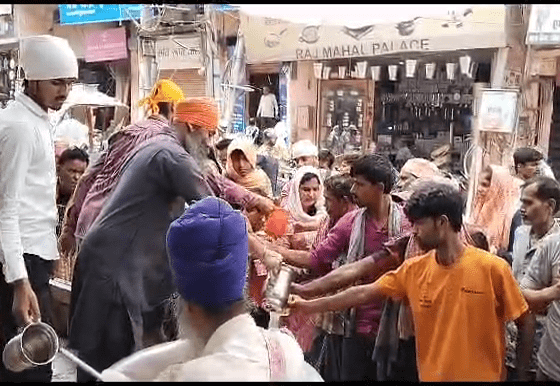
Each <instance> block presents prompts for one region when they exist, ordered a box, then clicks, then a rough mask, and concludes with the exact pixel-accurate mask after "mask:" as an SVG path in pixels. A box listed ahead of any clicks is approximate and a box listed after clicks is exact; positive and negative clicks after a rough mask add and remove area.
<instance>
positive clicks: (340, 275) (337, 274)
mask: <svg viewBox="0 0 560 386" xmlns="http://www.w3.org/2000/svg"><path fill="white" fill-rule="evenodd" d="M408 240H409V238H408V237H403V238H400V239H399V240H398V241H397V242H395V243H393V244H390V245H387V246H386V247H384V248H382V249H380V250H379V251H377V252H375V253H374V254H373V255H370V256H366V257H364V258H363V259H360V260H358V261H355V262H353V263H349V264H345V265H342V266H341V267H338V268H337V269H335V270H334V271H331V272H329V273H328V274H327V275H325V276H323V277H320V278H318V279H316V280H313V281H311V282H309V283H306V284H304V285H298V284H295V285H294V287H293V292H294V293H295V294H298V295H300V296H302V297H303V298H306V299H308V298H311V297H314V296H324V295H326V294H328V293H330V292H334V291H336V290H339V289H341V288H345V287H348V286H350V285H353V284H355V283H357V282H362V283H372V282H374V281H375V280H377V279H378V278H379V277H381V276H382V275H383V274H384V273H386V272H389V271H391V270H393V269H396V268H397V267H398V266H400V265H401V264H402V262H403V261H404V253H405V249H406V245H407V244H408Z"/></svg>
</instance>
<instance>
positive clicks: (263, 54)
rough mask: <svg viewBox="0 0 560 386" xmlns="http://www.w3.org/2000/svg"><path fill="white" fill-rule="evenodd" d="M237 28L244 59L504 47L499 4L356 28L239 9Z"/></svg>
mask: <svg viewBox="0 0 560 386" xmlns="http://www.w3.org/2000/svg"><path fill="white" fill-rule="evenodd" d="M341 23H342V22H341ZM240 28H241V30H242V32H243V34H244V36H245V44H246V47H247V62H248V63H263V62H278V61H294V60H327V59H339V58H357V57H368V56H377V55H384V54H392V53H398V52H430V51H451V50H453V51H454V50H463V49H475V48H495V47H505V46H506V31H505V6H504V5H503V4H502V5H500V4H496V5H492V6H476V5H475V6H472V7H469V8H466V9H465V10H464V12H461V13H458V14H452V15H447V16H439V17H433V18H428V17H416V18H414V19H412V20H409V21H403V22H400V23H393V24H376V25H365V26H363V27H360V28H348V27H346V26H343V25H338V26H337V25H305V24H299V23H292V22H289V21H286V20H281V19H275V18H270V17H262V16H255V15H250V14H247V13H244V12H243V8H241V10H240Z"/></svg>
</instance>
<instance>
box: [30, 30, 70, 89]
mask: <svg viewBox="0 0 560 386" xmlns="http://www.w3.org/2000/svg"><path fill="white" fill-rule="evenodd" d="M21 62H22V67H23V70H24V71H25V79H27V80H49V79H62V78H78V59H76V54H74V51H73V50H72V48H71V47H70V44H68V41H67V40H66V39H63V38H59V37H57V36H52V35H40V36H29V37H26V38H23V39H22V40H21Z"/></svg>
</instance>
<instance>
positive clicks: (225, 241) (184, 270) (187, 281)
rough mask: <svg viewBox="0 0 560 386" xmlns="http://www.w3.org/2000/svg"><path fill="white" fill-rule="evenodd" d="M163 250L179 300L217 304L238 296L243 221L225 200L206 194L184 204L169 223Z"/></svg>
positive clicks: (244, 250)
mask: <svg viewBox="0 0 560 386" xmlns="http://www.w3.org/2000/svg"><path fill="white" fill-rule="evenodd" d="M167 253H168V255H169V261H170V264H171V270H172V271H173V278H174V281H175V285H176V286H177V289H178V291H179V294H181V296H182V297H183V298H184V299H185V300H188V301H192V302H194V303H196V304H199V305H201V306H206V307H209V308H221V307H224V306H227V305H229V304H231V303H233V302H235V301H238V300H241V299H242V298H243V288H244V287H245V282H246V274H247V256H248V253H249V242H248V236H247V225H246V223H245V219H244V217H243V216H242V215H241V213H239V212H238V211H235V210H234V209H233V208H232V207H231V206H230V205H229V204H228V203H227V202H225V201H223V200H221V199H219V198H216V197H206V198H204V199H203V200H201V201H198V202H197V203H196V204H194V205H192V206H191V207H189V208H188V209H187V210H186V211H185V213H183V215H182V216H181V217H180V218H178V219H177V220H175V221H173V222H172V223H171V225H170V226H169V230H168V231H167Z"/></svg>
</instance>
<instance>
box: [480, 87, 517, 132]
mask: <svg viewBox="0 0 560 386" xmlns="http://www.w3.org/2000/svg"><path fill="white" fill-rule="evenodd" d="M518 102H519V92H518V91H517V90H510V89H482V92H481V97H480V110H479V113H478V120H479V121H478V128H479V130H481V131H493V132H500V133H513V131H514V130H515V128H516V126H517V119H518Z"/></svg>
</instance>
